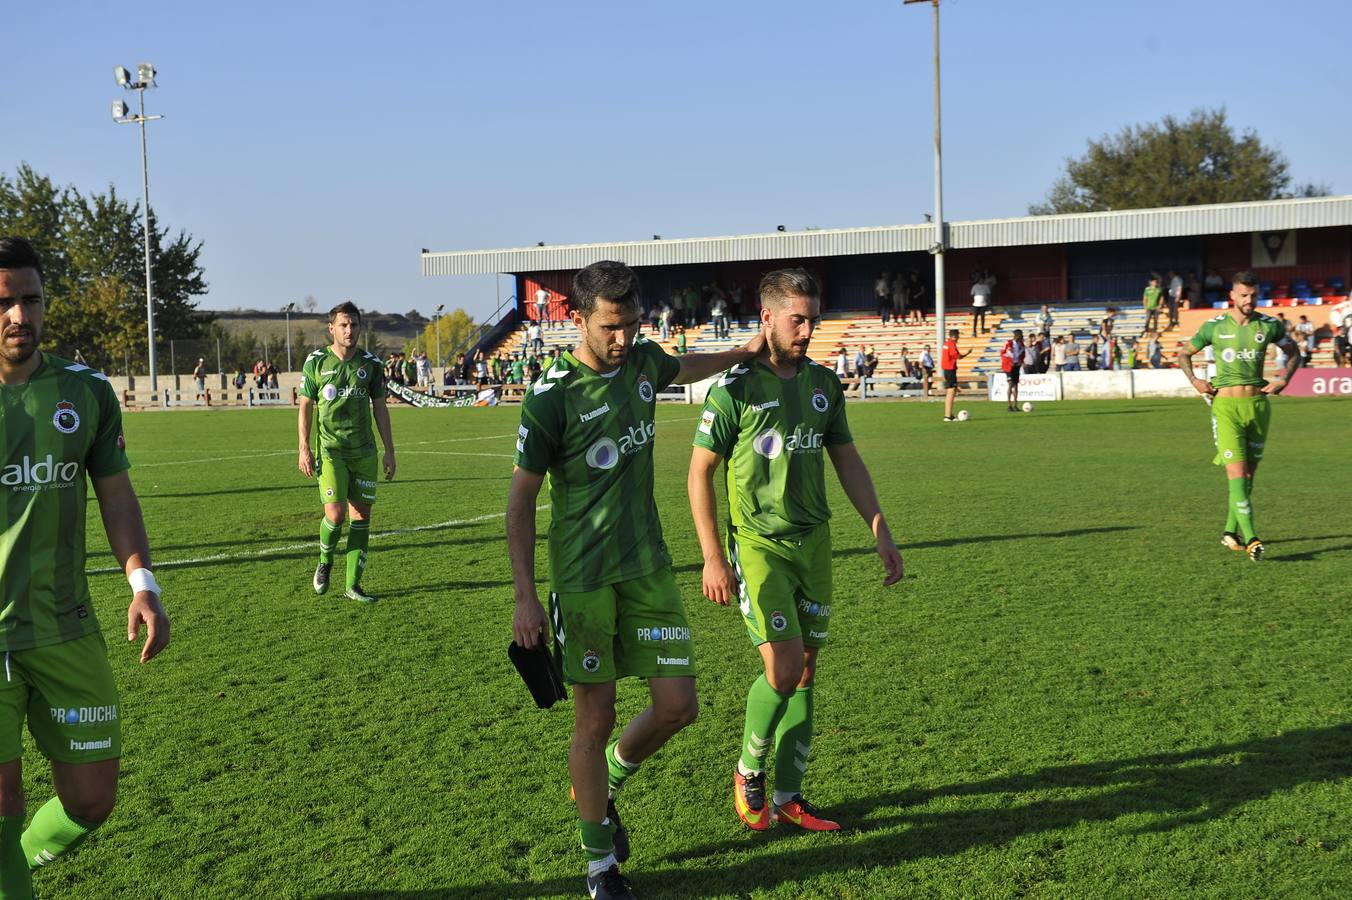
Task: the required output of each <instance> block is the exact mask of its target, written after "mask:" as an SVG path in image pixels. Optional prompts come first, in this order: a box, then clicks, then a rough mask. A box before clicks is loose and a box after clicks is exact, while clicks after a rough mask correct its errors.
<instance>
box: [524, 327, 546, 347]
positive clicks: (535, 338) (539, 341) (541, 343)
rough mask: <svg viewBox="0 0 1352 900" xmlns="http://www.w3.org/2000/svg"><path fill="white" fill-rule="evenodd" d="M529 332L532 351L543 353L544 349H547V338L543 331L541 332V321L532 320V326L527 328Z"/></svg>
mask: <svg viewBox="0 0 1352 900" xmlns="http://www.w3.org/2000/svg"><path fill="white" fill-rule="evenodd" d="M527 333H528V334H529V336H530V349H531V352H533V353H541V352H543V351H544V349H545V339H544V334H543V332H541V330H540V323H539V322H531V323H530V328H529V329H527Z"/></svg>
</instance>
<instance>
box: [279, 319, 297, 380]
mask: <svg viewBox="0 0 1352 900" xmlns="http://www.w3.org/2000/svg"><path fill="white" fill-rule="evenodd" d="M295 306H296V304H295V303H294V302H292V303H288V304H287V305H286V306H283V307H282V312H284V313H286V370H287V371H288V372H291V371H294V370H293V369H292V368H291V310H292V309H294V308H295Z"/></svg>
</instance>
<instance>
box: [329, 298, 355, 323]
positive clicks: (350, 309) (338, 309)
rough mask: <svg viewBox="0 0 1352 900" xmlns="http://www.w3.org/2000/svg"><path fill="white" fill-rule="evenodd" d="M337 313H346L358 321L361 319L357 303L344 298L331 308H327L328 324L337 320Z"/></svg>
mask: <svg viewBox="0 0 1352 900" xmlns="http://www.w3.org/2000/svg"><path fill="white" fill-rule="evenodd" d="M339 313H347V314H348V316H350V317H351V318H353V319H355V320H357V321H358V322H360V321H361V310H360V309H358V308H357V304H355V303H353V302H352V301H351V300H344V301H343V302H342V303H339V304H338V305H337V306H335V307H334V308H333V309H331V310H329V324H330V325H332V324H333V323H334V322H336V321H338V314H339Z"/></svg>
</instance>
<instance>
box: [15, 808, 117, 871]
mask: <svg viewBox="0 0 1352 900" xmlns="http://www.w3.org/2000/svg"><path fill="white" fill-rule="evenodd" d="M98 827H99V826H98V825H96V824H94V823H91V822H82V821H81V820H79V819H77V818H75V817H74V816H71V815H69V814H67V812H66V809H65V807H64V806H62V805H61V800H60V798H57V797H53V798H52V799H50V800H48V801H47V802H46V803H44V804H43V805H42V809H40V810H38V812H37V815H35V816H33V821H32V822H29V823H28V830H27V831H25V832H24V833H23V855H24V858H25V859H27V860H28V867H29V868H30V869H36V868H38V867H39V866H45V865H47V864H48V863H49V862H51V861H52V860H54V859H56V858H57V857H58V856H60V855H61V854H63V853H69V852H70V851H72V850H74V849H75V848H76V847H78V846H80V844H81V842H83V841H84V839H85V838H86V837H87V836H88V835H89V833H90V832H91V831H93V830H94V829H95V828H98Z"/></svg>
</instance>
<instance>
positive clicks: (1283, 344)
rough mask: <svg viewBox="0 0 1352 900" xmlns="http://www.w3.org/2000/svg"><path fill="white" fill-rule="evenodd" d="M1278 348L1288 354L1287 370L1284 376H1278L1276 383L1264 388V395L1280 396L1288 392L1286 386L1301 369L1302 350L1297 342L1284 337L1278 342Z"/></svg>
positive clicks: (1268, 384) (1270, 383) (1283, 372)
mask: <svg viewBox="0 0 1352 900" xmlns="http://www.w3.org/2000/svg"><path fill="white" fill-rule="evenodd" d="M1277 346H1278V347H1279V348H1280V349H1281V351H1282V352H1283V353H1285V354H1286V368H1285V369H1282V374H1281V375H1279V376H1277V380H1276V381H1269V382H1268V383H1267V384H1266V385H1264V386H1263V393H1264V394H1280V393H1281V392H1282V391H1284V390H1286V385H1287V383H1288V382H1289V381H1290V380H1291V376H1292V375H1294V374H1296V369H1298V368H1300V348H1299V347H1297V346H1296V343H1295V341H1293V340H1291V339H1290V338H1289V337H1284V338H1282V339H1281V340H1280V341H1278V342H1277Z"/></svg>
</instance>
